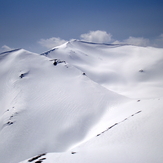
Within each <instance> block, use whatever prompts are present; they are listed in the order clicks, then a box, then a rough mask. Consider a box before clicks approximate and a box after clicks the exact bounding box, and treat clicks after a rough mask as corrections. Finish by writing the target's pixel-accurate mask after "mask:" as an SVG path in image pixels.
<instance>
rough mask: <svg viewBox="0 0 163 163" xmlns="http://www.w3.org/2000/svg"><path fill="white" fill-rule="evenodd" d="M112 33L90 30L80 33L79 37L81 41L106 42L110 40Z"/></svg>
mask: <svg viewBox="0 0 163 163" xmlns="http://www.w3.org/2000/svg"><path fill="white" fill-rule="evenodd" d="M111 37H112V35H111V34H110V33H107V32H106V31H100V30H97V31H90V32H89V33H85V34H81V35H80V38H81V40H83V41H88V42H96V43H108V42H110V41H111Z"/></svg>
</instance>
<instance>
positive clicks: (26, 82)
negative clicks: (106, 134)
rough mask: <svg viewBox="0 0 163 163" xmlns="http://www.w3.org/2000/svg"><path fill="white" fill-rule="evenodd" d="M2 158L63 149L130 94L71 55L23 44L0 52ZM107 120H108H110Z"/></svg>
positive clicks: (89, 134)
mask: <svg viewBox="0 0 163 163" xmlns="http://www.w3.org/2000/svg"><path fill="white" fill-rule="evenodd" d="M0 65H1V69H0V77H1V80H0V160H1V162H3V163H9V162H12V163H16V162H19V161H21V160H24V159H27V158H29V157H32V156H34V155H37V154H40V153H45V152H64V151H67V150H68V149H70V148H72V147H73V146H76V145H77V144H80V143H81V142H83V141H85V140H89V139H90V138H91V137H94V136H95V135H96V134H97V133H98V132H99V131H102V129H103V128H104V125H101V126H100V127H98V128H99V129H98V130H93V132H90V130H91V129H93V128H94V127H95V126H98V122H102V118H103V117H104V114H105V113H107V112H108V111H109V110H110V109H112V108H116V107H117V106H119V105H120V104H124V103H128V102H129V101H130V100H129V99H127V98H126V97H123V96H121V95H118V94H116V93H114V92H112V91H109V90H107V89H106V88H104V87H102V86H101V85H99V84H97V83H95V82H94V81H92V80H90V79H89V78H88V77H87V76H86V75H84V74H83V72H82V71H81V70H79V69H77V68H75V67H74V66H73V65H72V64H69V63H68V62H67V61H66V60H63V59H62V58H61V60H60V61H59V60H51V59H49V58H48V57H45V56H43V55H38V54H35V53H31V52H28V51H25V50H23V49H20V50H15V51H11V52H6V53H2V54H0ZM105 125H107V122H106V123H105Z"/></svg>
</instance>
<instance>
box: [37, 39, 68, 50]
mask: <svg viewBox="0 0 163 163" xmlns="http://www.w3.org/2000/svg"><path fill="white" fill-rule="evenodd" d="M65 42H67V41H66V40H63V39H60V38H59V37H52V38H49V39H41V40H40V41H38V43H39V44H40V45H41V46H43V47H46V48H53V47H55V46H58V45H61V44H64V43H65Z"/></svg>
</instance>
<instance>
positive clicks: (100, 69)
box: [48, 41, 163, 98]
mask: <svg viewBox="0 0 163 163" xmlns="http://www.w3.org/2000/svg"><path fill="white" fill-rule="evenodd" d="M162 54H163V49H159V48H153V47H138V46H132V45H117V44H115V45H114V44H108V45H105V44H90V43H86V42H81V41H72V42H68V43H65V44H64V45H62V46H59V47H58V49H57V50H56V51H54V52H51V53H49V54H48V57H51V58H53V57H55V58H57V57H58V58H61V59H63V60H66V61H67V62H69V63H70V64H72V65H73V66H75V67H76V68H78V69H80V70H81V71H83V72H85V73H86V74H87V76H88V77H89V78H90V79H91V80H93V81H95V82H97V83H98V84H100V85H102V86H103V87H105V88H107V89H108V90H112V91H114V92H116V93H118V94H122V95H125V96H127V97H129V98H153V97H160V96H163V84H162V82H160V81H161V80H163V74H162V71H161V70H162V69H163V64H162V63H163V55H162ZM140 70H142V71H143V72H141V71H140ZM158 78H159V79H158ZM158 80H159V82H160V83H159V82H158Z"/></svg>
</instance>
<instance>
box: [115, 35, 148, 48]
mask: <svg viewBox="0 0 163 163" xmlns="http://www.w3.org/2000/svg"><path fill="white" fill-rule="evenodd" d="M114 43H116V44H131V45H137V46H148V45H150V41H149V39H146V38H143V37H132V36H130V37H129V38H128V39H125V40H123V41H115V42H114Z"/></svg>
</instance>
